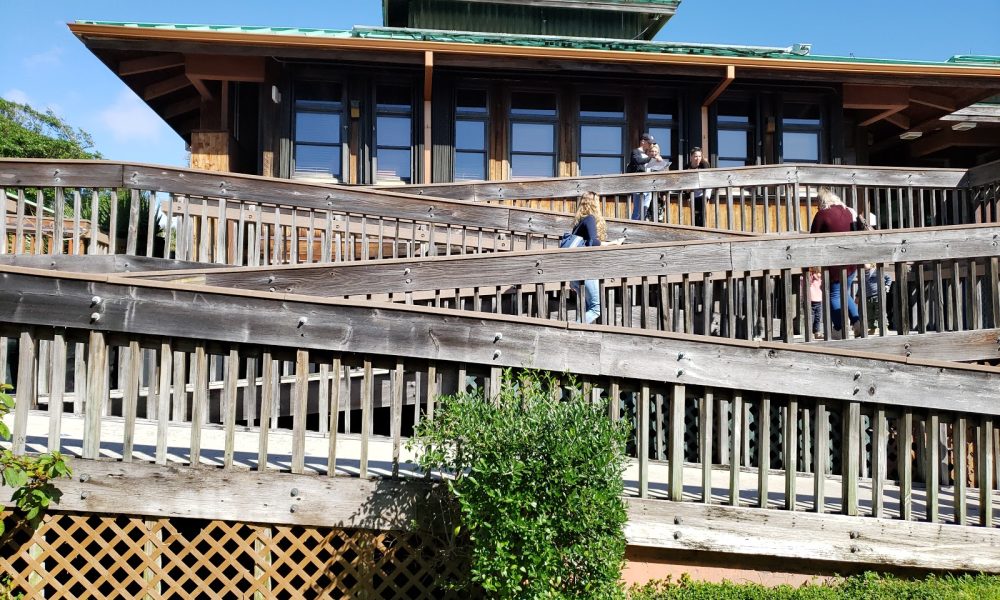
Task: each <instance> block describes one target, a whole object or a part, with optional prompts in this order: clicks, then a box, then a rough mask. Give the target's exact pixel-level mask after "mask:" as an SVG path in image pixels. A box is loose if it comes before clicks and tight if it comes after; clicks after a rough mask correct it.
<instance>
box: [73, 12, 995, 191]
mask: <svg viewBox="0 0 1000 600" xmlns="http://www.w3.org/2000/svg"><path fill="white" fill-rule="evenodd" d="M677 4H678V3H677V2H675V1H674V0H669V1H667V0H632V1H630V2H617V1H614V2H613V1H609V0H572V1H571V0H544V1H543V0H537V1H533V2H527V3H525V2H512V1H511V0H386V1H385V3H384V13H385V19H384V26H382V27H361V26H356V27H354V28H353V29H351V30H344V31H341V30H325V29H294V28H282V27H229V26H202V25H161V24H142V23H111V22H93V21H80V22H76V23H73V24H71V25H70V26H69V27H70V29H71V30H72V31H73V33H74V34H76V35H77V37H79V38H80V40H81V41H82V42H83V43H84V44H86V46H87V47H88V48H89V49H90V50H91V51H92V52H93V53H94V54H95V55H96V56H97V57H99V58H100V59H101V60H102V61H103V62H104V63H105V64H106V65H107V66H108V68H109V69H111V70H112V71H113V72H114V73H116V74H117V75H118V76H119V77H121V79H122V80H123V81H124V82H125V83H126V84H127V85H128V86H129V87H131V88H132V89H133V90H134V91H135V92H136V93H137V94H138V95H139V96H140V97H141V98H143V99H144V100H145V101H146V102H147V103H148V104H149V105H150V106H151V107H152V108H153V109H154V110H155V111H156V112H157V113H158V114H159V115H161V116H162V117H163V119H164V120H165V121H166V122H167V123H168V124H169V125H170V126H171V127H172V128H173V129H174V130H175V131H177V132H178V134H180V135H181V136H182V137H183V138H184V139H185V140H187V141H188V142H189V143H190V147H191V153H192V154H191V162H192V166H194V167H198V168H208V169H217V170H232V171H234V172H240V173H248V174H260V175H269V176H277V177H287V178H309V179H321V180H328V181H336V182H342V183H351V184H376V183H379V184H392V183H432V182H451V181H461V180H477V179H486V180H503V179H511V178H524V177H551V176H575V175H597V174H609V173H620V172H621V171H622V167H623V158H622V157H623V155H624V154H625V153H626V152H627V150H628V148H630V147H631V146H633V145H634V144H635V141H636V140H637V138H638V136H639V134H640V133H641V132H643V131H651V132H652V133H653V134H654V136H656V138H657V139H658V141H659V142H660V144H661V146H662V148H663V153H664V155H668V156H669V157H670V158H671V159H672V160H673V163H674V164H673V166H672V167H671V168H672V169H676V168H679V167H681V166H682V164H683V163H684V162H685V161H684V160H682V157H683V156H685V155H686V153H687V152H688V151H689V150H690V149H691V148H693V147H696V146H700V147H702V148H706V149H707V150H708V152H706V157H707V158H710V159H711V162H712V164H713V166H718V167H731V166H742V165H758V164H778V163H788V162H796V163H826V164H857V165H896V166H914V167H928V166H936V167H970V166H975V165H977V164H981V163H984V162H988V161H990V160H995V159H997V158H1000V142H998V141H997V140H998V139H1000V136H998V131H1000V125H998V124H997V123H996V122H995V121H990V120H988V119H986V120H984V119H982V118H979V116H980V115H978V114H973V113H977V112H978V110H979V108H977V103H979V102H982V101H985V100H988V99H991V98H992V99H993V100H994V101H995V100H996V97H997V95H998V94H1000V58H997V57H985V56H955V57H952V58H951V59H948V60H947V61H945V62H921V61H900V60H880V59H868V58H855V57H839V56H823V55H817V54H813V53H812V50H811V47H810V45H809V44H792V45H789V46H788V47H784V48H777V47H752V46H728V45H715V44H700V45H693V44H676V43H666V42H652V41H649V39H648V38H651V37H652V35H653V34H654V33H655V32H656V31H658V30H659V28H661V27H662V26H663V25H664V24H665V23H666V21H667V20H668V19H669V17H670V16H671V15H672V14H673V12H674V11H675V10H676V9H677ZM472 29H478V30H479V31H468V30H472ZM970 107H971V108H970ZM969 111H971V112H969ZM969 115H971V116H969ZM966 116H968V118H966ZM973 117H977V118H973Z"/></svg>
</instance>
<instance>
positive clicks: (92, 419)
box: [22, 331, 108, 458]
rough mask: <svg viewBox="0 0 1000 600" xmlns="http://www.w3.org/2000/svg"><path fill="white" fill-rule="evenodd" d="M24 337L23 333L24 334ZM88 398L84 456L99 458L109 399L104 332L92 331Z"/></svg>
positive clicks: (106, 349) (84, 430)
mask: <svg viewBox="0 0 1000 600" xmlns="http://www.w3.org/2000/svg"><path fill="white" fill-rule="evenodd" d="M22 337H23V335H22ZM87 363H88V365H89V368H88V369H87V400H86V404H85V405H84V417H83V419H84V429H83V458H98V456H99V455H100V451H101V416H102V415H103V414H104V402H105V400H106V399H107V392H106V389H105V386H106V383H105V382H106V381H107V374H108V348H107V341H106V339H105V337H104V334H103V333H102V332H100V331H91V332H90V343H89V353H88V357H87Z"/></svg>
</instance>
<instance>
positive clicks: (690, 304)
mask: <svg viewBox="0 0 1000 600" xmlns="http://www.w3.org/2000/svg"><path fill="white" fill-rule="evenodd" d="M682 289H683V292H684V331H683V333H694V304H695V303H694V295H693V294H692V291H693V290H692V289H691V275H690V274H688V273H684V275H683V283H682Z"/></svg>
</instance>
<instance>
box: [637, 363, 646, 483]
mask: <svg viewBox="0 0 1000 600" xmlns="http://www.w3.org/2000/svg"><path fill="white" fill-rule="evenodd" d="M636 410H637V412H638V414H637V415H636V420H635V422H636V427H637V429H636V436H635V453H636V456H637V457H638V459H639V497H640V498H646V497H647V496H648V495H649V383H648V382H645V381H644V382H642V388H641V391H640V393H639V406H638V408H637V409H636Z"/></svg>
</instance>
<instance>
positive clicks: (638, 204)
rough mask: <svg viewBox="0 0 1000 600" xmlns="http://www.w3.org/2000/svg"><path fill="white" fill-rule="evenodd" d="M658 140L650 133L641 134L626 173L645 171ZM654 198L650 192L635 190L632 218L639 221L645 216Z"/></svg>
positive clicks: (626, 166) (626, 167) (630, 156)
mask: <svg viewBox="0 0 1000 600" xmlns="http://www.w3.org/2000/svg"><path fill="white" fill-rule="evenodd" d="M655 143H656V140H654V139H653V136H651V135H650V134H648V133H644V134H642V135H641V136H639V147H638V148H633V149H632V153H631V154H630V155H629V159H628V164H627V165H625V172H626V173H644V172H646V165H647V164H648V163H649V161H650V156H649V150H650V148H652V146H653V144H655ZM651 199H652V196H651V195H650V193H649V192H633V194H632V219H633V220H636V221H639V220H641V219H642V217H643V212H644V210H645V207H646V205H647V204H648V203H649V201H650V200H651Z"/></svg>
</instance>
